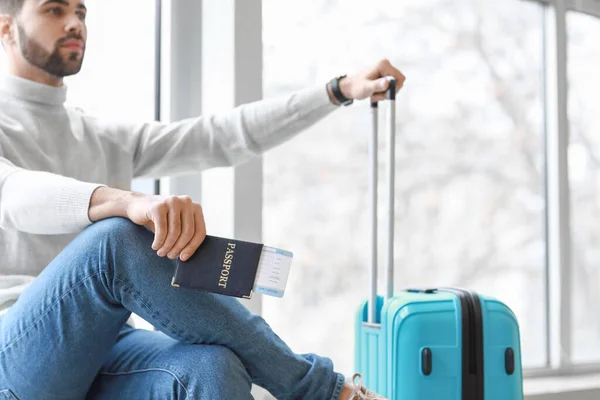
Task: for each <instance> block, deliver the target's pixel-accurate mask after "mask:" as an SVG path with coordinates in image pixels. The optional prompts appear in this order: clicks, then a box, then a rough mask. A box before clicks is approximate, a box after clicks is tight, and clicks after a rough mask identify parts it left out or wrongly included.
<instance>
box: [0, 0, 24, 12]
mask: <svg viewBox="0 0 600 400" xmlns="http://www.w3.org/2000/svg"><path fill="white" fill-rule="evenodd" d="M23 3H25V0H0V13H2V14H8V15H11V16H15V15H17V14H18V13H19V12H20V11H21V9H22V8H23Z"/></svg>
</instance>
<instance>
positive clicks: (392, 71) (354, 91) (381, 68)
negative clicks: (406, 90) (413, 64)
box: [331, 59, 406, 103]
mask: <svg viewBox="0 0 600 400" xmlns="http://www.w3.org/2000/svg"><path fill="white" fill-rule="evenodd" d="M385 76H393V77H394V78H396V81H397V82H398V83H397V84H396V92H398V91H399V90H400V89H401V88H402V86H403V85H404V81H405V80H406V77H405V76H404V75H403V74H402V72H400V71H399V70H398V69H397V68H396V67H394V66H393V65H392V64H391V63H390V62H389V60H387V59H384V60H381V61H379V62H378V63H377V64H375V66H373V67H372V68H369V69H367V70H366V71H363V72H360V73H358V74H355V75H349V76H347V77H346V78H343V79H342V80H340V90H341V91H342V94H343V95H344V96H345V97H346V98H348V99H354V100H362V99H366V98H367V97H370V98H371V101H373V102H376V101H379V100H383V99H385V91H386V90H387V88H388V85H389V82H388V81H387V79H386V78H384V77H385ZM331 97H332V101H334V102H336V103H337V101H335V98H333V96H331Z"/></svg>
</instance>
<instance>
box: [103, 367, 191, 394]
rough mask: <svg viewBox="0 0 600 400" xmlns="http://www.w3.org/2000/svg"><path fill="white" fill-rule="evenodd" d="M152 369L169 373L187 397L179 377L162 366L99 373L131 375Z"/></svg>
mask: <svg viewBox="0 0 600 400" xmlns="http://www.w3.org/2000/svg"><path fill="white" fill-rule="evenodd" d="M152 371H160V372H166V373H168V374H170V375H171V376H173V378H174V379H175V380H176V381H177V383H178V384H179V385H181V387H182V388H183V390H184V391H185V395H186V397H189V395H190V394H189V392H188V390H187V388H186V387H185V385H184V384H183V382H181V380H180V379H179V377H177V375H176V374H175V373H174V372H172V371H169V370H168V369H164V368H144V369H134V370H131V371H122V372H105V371H101V372H100V374H101V375H110V376H117V375H131V374H137V373H140V372H152Z"/></svg>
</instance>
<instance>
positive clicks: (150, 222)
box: [89, 187, 206, 261]
mask: <svg viewBox="0 0 600 400" xmlns="http://www.w3.org/2000/svg"><path fill="white" fill-rule="evenodd" d="M89 216H90V220H91V221H94V222H95V221H99V220H101V219H105V218H110V217H124V218H128V219H130V220H131V221H132V222H134V223H136V224H138V225H143V226H146V227H147V228H148V229H150V230H151V231H152V232H154V241H153V242H152V249H153V250H155V251H156V252H157V254H158V256H160V257H164V256H167V257H169V258H170V259H175V258H176V257H178V256H180V257H181V259H182V260H184V261H185V260H187V259H188V258H189V257H190V256H191V255H192V254H194V252H195V251H196V250H197V249H198V247H199V246H200V244H201V243H202V242H203V241H204V238H205V237H206V226H205V222H204V215H203V213H202V207H200V204H198V203H194V202H193V201H192V199H191V198H190V197H189V196H158V195H145V194H141V193H135V192H128V191H124V190H118V189H113V188H109V187H101V188H98V189H97V190H95V191H94V193H93V194H92V198H91V201H90V209H89Z"/></svg>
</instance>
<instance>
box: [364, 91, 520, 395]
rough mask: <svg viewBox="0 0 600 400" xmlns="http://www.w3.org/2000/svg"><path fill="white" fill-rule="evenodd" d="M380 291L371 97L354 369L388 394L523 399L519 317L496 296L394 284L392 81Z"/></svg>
mask: <svg viewBox="0 0 600 400" xmlns="http://www.w3.org/2000/svg"><path fill="white" fill-rule="evenodd" d="M386 98H387V100H386V101H383V102H381V103H387V106H388V107H387V114H388V115H387V117H386V118H385V120H386V125H387V126H386V131H387V133H388V141H387V142H388V143H387V144H388V146H387V147H388V149H387V150H388V151H387V158H388V160H387V175H388V176H387V186H388V191H387V237H386V239H387V246H386V253H387V254H386V260H385V264H386V269H385V271H386V277H385V281H386V294H385V297H383V296H380V295H378V294H377V250H376V249H377V211H376V210H377V187H376V186H377V168H376V166H377V143H378V139H377V131H378V123H377V122H378V108H379V106H378V103H372V104H371V110H372V116H373V135H372V140H371V143H370V146H369V148H370V160H371V165H370V178H369V181H370V185H369V192H370V203H371V204H370V208H371V209H370V212H371V216H372V218H371V224H372V225H371V228H372V229H371V232H372V238H371V239H372V240H371V273H370V294H369V299H368V300H366V301H364V302H363V303H362V304H361V305H360V307H359V309H358V312H357V317H356V328H355V334H356V338H355V343H356V349H355V364H356V365H355V367H356V368H355V369H356V371H357V372H359V373H361V374H362V375H363V380H364V384H365V385H366V386H367V387H369V388H370V389H372V390H375V391H376V392H378V393H380V394H382V395H384V396H386V397H387V398H389V400H523V397H524V396H523V377H522V362H521V347H520V336H519V335H520V333H519V324H518V322H517V319H516V317H515V315H514V314H513V312H512V311H511V310H510V309H509V308H508V307H507V306H506V305H505V304H504V303H502V302H501V301H499V300H496V299H494V298H491V297H486V296H483V295H479V294H477V293H474V292H472V291H469V290H465V289H461V288H439V289H438V288H431V289H406V290H402V291H400V292H394V288H393V282H394V273H393V272H394V271H393V259H394V257H393V254H394V252H393V246H392V243H393V242H394V235H393V233H394V186H395V185H394V181H395V179H394V164H395V163H394V159H395V154H394V147H395V109H394V107H395V82H394V81H393V79H390V88H389V90H388V92H387V96H386Z"/></svg>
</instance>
